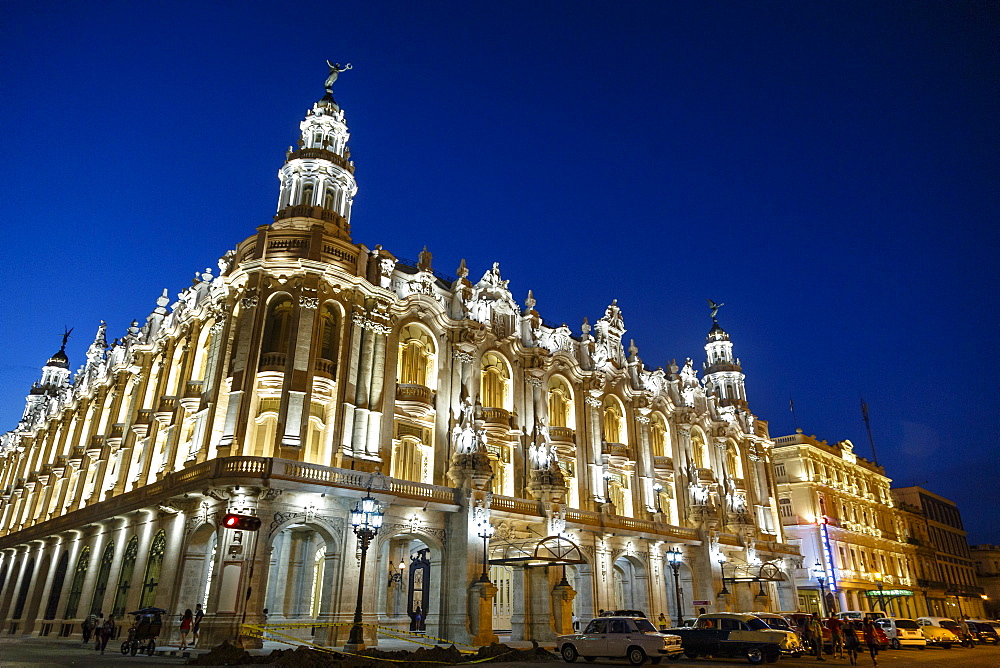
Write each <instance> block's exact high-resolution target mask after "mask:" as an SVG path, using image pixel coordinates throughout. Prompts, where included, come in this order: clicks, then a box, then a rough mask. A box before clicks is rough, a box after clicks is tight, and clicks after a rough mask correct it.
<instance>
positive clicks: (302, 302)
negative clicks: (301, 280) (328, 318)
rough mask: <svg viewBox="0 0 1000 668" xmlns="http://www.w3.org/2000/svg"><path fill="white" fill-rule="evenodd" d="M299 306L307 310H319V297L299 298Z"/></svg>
mask: <svg viewBox="0 0 1000 668" xmlns="http://www.w3.org/2000/svg"><path fill="white" fill-rule="evenodd" d="M299 306H301V307H302V308H307V309H317V308H319V297H299Z"/></svg>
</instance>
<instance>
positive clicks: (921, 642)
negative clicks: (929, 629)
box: [875, 617, 927, 649]
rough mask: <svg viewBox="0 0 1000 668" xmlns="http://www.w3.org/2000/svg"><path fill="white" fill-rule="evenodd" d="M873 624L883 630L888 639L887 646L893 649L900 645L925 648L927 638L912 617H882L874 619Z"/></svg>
mask: <svg viewBox="0 0 1000 668" xmlns="http://www.w3.org/2000/svg"><path fill="white" fill-rule="evenodd" d="M875 624H877V625H878V627H879V628H880V629H882V631H884V632H885V635H886V637H887V638H888V639H889V646H890V647H892V648H893V649H899V648H900V647H917V648H919V649H926V648H927V638H926V637H925V636H924V634H923V633H921V631H920V625H919V624H917V623H916V622H915V621H913V620H912V619H903V618H902V617H883V618H882V619H876V620H875Z"/></svg>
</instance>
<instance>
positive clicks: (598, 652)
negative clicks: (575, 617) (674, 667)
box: [556, 616, 684, 666]
mask: <svg viewBox="0 0 1000 668" xmlns="http://www.w3.org/2000/svg"><path fill="white" fill-rule="evenodd" d="M556 648H557V649H558V650H559V655H560V656H562V658H563V661H566V662H567V663H573V662H574V661H576V659H577V657H581V656H582V657H583V658H584V659H586V660H588V661H593V660H594V658H595V657H607V658H612V659H620V658H626V659H628V661H629V663H631V664H632V665H633V666H638V665H641V664H642V663H644V662H645V661H646V659H647V658H648V659H649V660H650V662H651V663H654V664H655V663H659V662H660V661H662V660H663V657H667V658H670V659H677V658H679V657H680V656H681V654H683V653H684V648H683V647H682V646H681V639H680V638H679V637H678V636H676V635H673V634H670V633H660V632H659V631H657V630H656V628H655V627H654V626H653V625H652V624H651V623H650V621H649V620H648V619H646V618H645V617H623V616H619V617H596V618H595V619H592V620H590V623H589V624H587V626H586V628H585V629H584V630H583V631H582V632H581V633H570V634H569V635H564V636H559V637H558V638H557V639H556Z"/></svg>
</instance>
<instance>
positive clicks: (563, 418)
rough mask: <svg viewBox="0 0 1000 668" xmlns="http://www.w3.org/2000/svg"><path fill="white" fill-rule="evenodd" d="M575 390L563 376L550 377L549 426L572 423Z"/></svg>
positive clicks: (564, 425) (566, 425) (565, 425)
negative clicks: (571, 388) (573, 390)
mask: <svg viewBox="0 0 1000 668" xmlns="http://www.w3.org/2000/svg"><path fill="white" fill-rule="evenodd" d="M572 408H573V392H572V391H571V390H570V389H569V385H567V384H566V381H564V380H563V379H562V378H558V377H555V376H553V377H552V378H551V379H549V426H550V427H569V426H570V424H572V418H571V413H572Z"/></svg>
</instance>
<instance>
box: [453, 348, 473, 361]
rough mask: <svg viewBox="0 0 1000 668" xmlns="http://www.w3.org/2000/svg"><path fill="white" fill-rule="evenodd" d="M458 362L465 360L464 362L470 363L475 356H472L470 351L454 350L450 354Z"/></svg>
mask: <svg viewBox="0 0 1000 668" xmlns="http://www.w3.org/2000/svg"><path fill="white" fill-rule="evenodd" d="M451 356H452V357H454V358H455V359H456V360H458V361H459V362H465V363H466V364H472V363H473V362H475V361H476V358H475V357H473V356H472V354H471V353H467V352H465V351H463V350H456V351H454V352H453V353H452V354H451Z"/></svg>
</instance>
